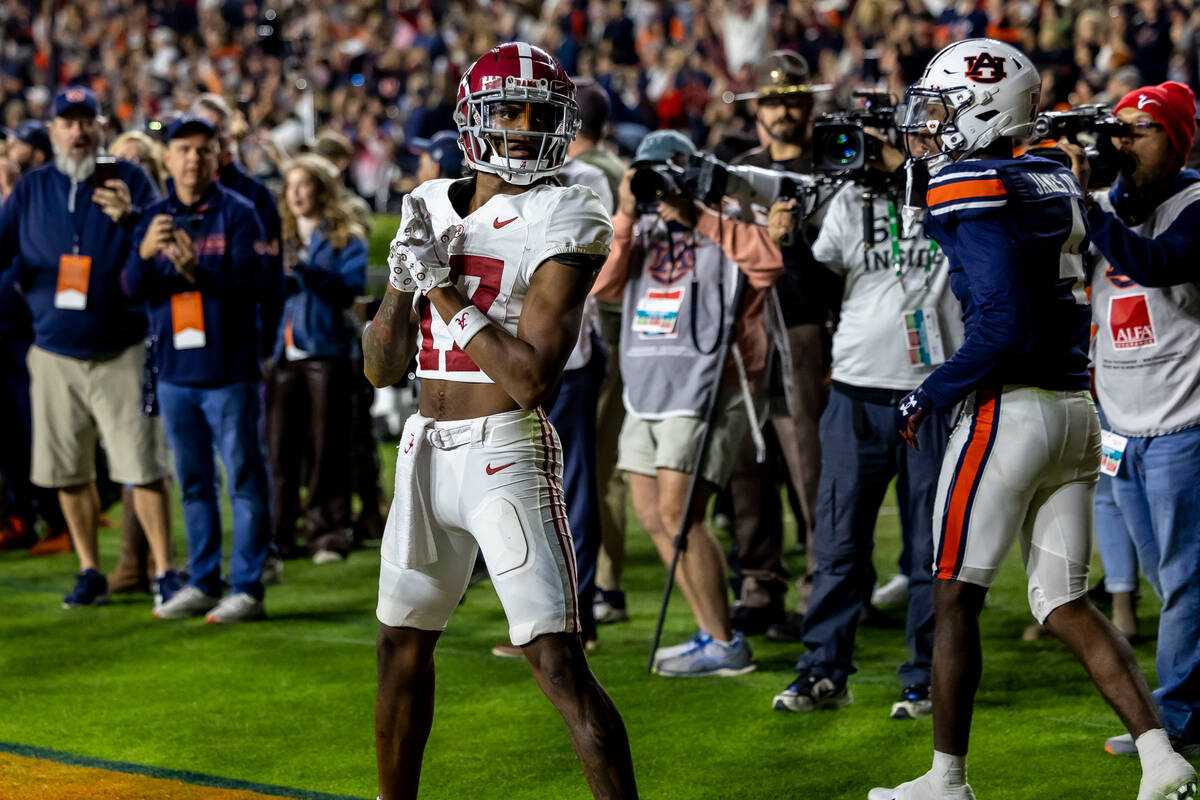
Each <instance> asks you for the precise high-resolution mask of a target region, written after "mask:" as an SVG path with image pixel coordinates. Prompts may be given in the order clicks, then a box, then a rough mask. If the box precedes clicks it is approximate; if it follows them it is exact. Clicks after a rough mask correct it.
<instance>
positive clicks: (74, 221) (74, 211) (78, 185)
mask: <svg viewBox="0 0 1200 800" xmlns="http://www.w3.org/2000/svg"><path fill="white" fill-rule="evenodd" d="M68 180H70V181H71V186H70V188H69V189H67V192H68V193H69V197H68V200H67V206H68V211H69V214H68V215H69V216H70V217H71V227H72V229H73V232H74V234H75V241H74V249H73V251H72V252H73V253H74V254H75V255H79V243H80V242H81V241H82V240H83V230H84V227H85V226H86V224H87V215H88V211H89V208H88V206H90V205H92V198H91V195H88V198H87V199H86V200H84V201H83V202H82V206H83V210H82V211H80V205H81V203H80V199H79V195H80V194H82V191H83V187H84V182H83V181H76V180H75V179H73V178H68Z"/></svg>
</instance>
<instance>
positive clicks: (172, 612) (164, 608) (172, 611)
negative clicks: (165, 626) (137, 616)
mask: <svg viewBox="0 0 1200 800" xmlns="http://www.w3.org/2000/svg"><path fill="white" fill-rule="evenodd" d="M219 602H220V598H217V597H213V596H211V595H207V594H205V593H204V592H202V591H200V590H199V589H197V588H196V587H195V586H192V585H191V584H190V583H189V584H188V585H187V586H184V587H183V588H182V589H180V590H179V591H178V592H176V593H175V596H174V597H172V598H171V599H170V600H168V601H167V602H165V603H163V604H162V605H161V606H159V607H158V608H156V609H155V610H154V616H156V617H158V618H159V619H186V618H188V617H202V616H204V614H205V612H207V611H209V610H210V609H212V608H213V607H215V606H216V605H217V603H219Z"/></svg>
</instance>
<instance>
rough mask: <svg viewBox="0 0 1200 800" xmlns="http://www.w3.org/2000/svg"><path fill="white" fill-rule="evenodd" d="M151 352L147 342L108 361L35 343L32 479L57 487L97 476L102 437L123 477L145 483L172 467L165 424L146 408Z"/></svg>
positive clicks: (113, 472) (115, 472) (114, 474)
mask: <svg viewBox="0 0 1200 800" xmlns="http://www.w3.org/2000/svg"><path fill="white" fill-rule="evenodd" d="M145 357H146V348H145V346H144V345H142V344H141V343H138V344H136V345H134V346H133V347H130V348H128V349H126V350H123V351H122V352H120V353H118V354H117V355H115V356H113V357H112V358H108V359H104V360H90V359H80V358H70V357H68V356H60V355H57V354H56V353H51V352H49V351H47V350H43V349H41V348H40V347H36V346H35V347H31V348H29V356H28V363H29V381H30V386H29V394H30V403H31V405H32V407H33V467H32V469H31V470H30V480H32V481H33V482H34V483H35V484H37V485H38V486H43V487H46V488H50V489H57V488H62V487H65V486H78V485H80V484H85V483H91V482H93V481H95V480H96V442H97V440H100V441H102V442H103V443H104V452H105V455H106V456H107V457H108V473H109V476H110V477H111V478H112V480H113V481H115V482H116V483H129V484H133V485H134V486H140V485H143V484H147V483H151V482H153V481H156V480H158V479H160V478H164V477H166V476H167V475H168V474H169V470H170V467H169V464H168V461H167V443H166V438H165V437H164V435H163V428H162V423H161V422H160V421H159V420H158V418H157V417H147V416H145V415H144V414H142V367H143V362H144V361H145Z"/></svg>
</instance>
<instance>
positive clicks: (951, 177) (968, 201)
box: [925, 161, 1008, 217]
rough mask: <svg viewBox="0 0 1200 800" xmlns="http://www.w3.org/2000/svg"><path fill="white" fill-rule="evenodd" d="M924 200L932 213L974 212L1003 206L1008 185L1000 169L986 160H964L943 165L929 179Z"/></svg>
mask: <svg viewBox="0 0 1200 800" xmlns="http://www.w3.org/2000/svg"><path fill="white" fill-rule="evenodd" d="M925 201H926V204H927V206H928V213H929V214H930V215H931V216H934V217H946V216H948V215H950V214H955V215H956V216H978V214H979V213H980V212H983V213H987V212H988V210H989V209H996V208H1003V207H1004V205H1005V204H1006V203H1007V202H1008V189H1007V188H1006V186H1005V183H1004V181H1003V180H1002V179H1001V177H1000V172H999V171H998V170H996V169H994V168H993V167H991V166H988V164H987V163H986V162H979V161H975V162H971V161H966V162H963V163H960V164H951V165H949V166H947V167H945V168H943V169H942V170H941V171H940V172H939V173H938V174H937V175H936V176H935V177H934V178H932V179H930V181H929V190H928V192H926V195H925Z"/></svg>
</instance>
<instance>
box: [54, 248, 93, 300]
mask: <svg viewBox="0 0 1200 800" xmlns="http://www.w3.org/2000/svg"><path fill="white" fill-rule="evenodd" d="M91 274H92V257H91V256H79V255H62V256H59V259H58V285H57V286H56V287H55V289H54V307H55V308H65V309H67V310H69V311H83V310H84V309H86V308H87V296H88V280H89V279H90V278H91Z"/></svg>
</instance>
